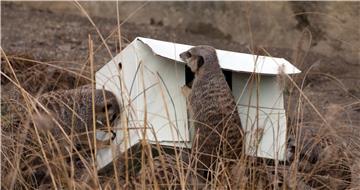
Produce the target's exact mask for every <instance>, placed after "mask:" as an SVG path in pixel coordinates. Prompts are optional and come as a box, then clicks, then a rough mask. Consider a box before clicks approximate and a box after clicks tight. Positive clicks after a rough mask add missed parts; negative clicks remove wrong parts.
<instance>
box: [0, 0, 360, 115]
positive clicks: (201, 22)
mask: <svg viewBox="0 0 360 190" xmlns="http://www.w3.org/2000/svg"><path fill="white" fill-rule="evenodd" d="M1 18H2V27H1V32H2V33H1V34H2V35H1V37H2V44H1V45H2V48H3V49H4V51H5V52H7V53H8V54H16V55H20V54H27V55H31V56H32V57H33V58H34V59H36V60H47V61H49V60H51V61H57V64H64V65H67V66H69V64H68V63H69V62H71V63H82V62H86V60H87V55H88V38H89V35H90V36H91V38H92V39H93V40H94V44H95V55H94V57H95V65H96V68H100V67H101V66H102V65H104V64H105V63H107V62H108V61H109V60H110V59H111V57H112V56H115V55H116V53H118V52H119V51H120V48H119V35H118V31H120V33H121V46H122V47H121V48H124V47H126V45H127V44H128V43H129V42H131V41H132V40H133V39H134V38H135V37H137V36H143V37H149V38H154V39H160V40H166V41H174V42H178V43H185V44H192V45H198V44H207V45H212V46H214V47H216V48H218V49H225V50H232V51H237V52H247V53H249V52H250V53H257V54H270V55H272V56H275V57H284V58H286V59H287V60H289V61H290V62H291V63H292V64H294V65H295V66H297V67H298V68H299V69H301V70H302V71H303V73H302V74H300V75H297V76H295V80H296V81H297V82H298V83H299V84H300V83H301V82H302V83H303V90H304V92H305V93H306V95H308V96H309V97H310V99H311V100H312V101H313V102H315V104H316V105H317V106H318V108H319V110H320V111H321V112H322V113H323V112H325V111H326V108H327V106H329V105H330V104H336V105H338V104H339V105H341V106H345V105H348V104H350V103H351V102H354V100H358V99H354V97H357V98H358V97H360V80H359V79H360V76H359V73H360V69H359V68H360V62H359V60H360V54H359V52H360V51H359V50H360V2H79V3H76V2H1ZM92 23H93V24H92ZM119 23H120V30H118V29H117V26H118V24H119ZM95 26H96V27H95ZM96 28H97V29H98V31H99V32H100V34H101V37H100V35H99V33H98V31H97V29H96ZM101 38H103V39H105V40H106V43H107V45H108V47H109V50H110V52H111V54H112V55H111V56H110V54H109V52H108V51H107V49H106V48H105V47H104V46H103V45H102V44H103V43H102V40H101ZM262 48H264V49H265V50H266V51H259V49H260V50H261V49H262ZM71 66H74V64H72V65H71ZM309 69H310V70H309ZM308 70H309V71H308ZM356 105H357V104H356ZM356 110H358V111H356ZM359 111H360V108H355V110H352V111H351V112H350V113H349V115H350V116H354V117H355V118H357V117H356V115H357V114H358V112H359ZM305 114H308V117H313V114H312V113H311V112H307V113H305ZM305 117H306V116H305ZM351 118H352V117H351Z"/></svg>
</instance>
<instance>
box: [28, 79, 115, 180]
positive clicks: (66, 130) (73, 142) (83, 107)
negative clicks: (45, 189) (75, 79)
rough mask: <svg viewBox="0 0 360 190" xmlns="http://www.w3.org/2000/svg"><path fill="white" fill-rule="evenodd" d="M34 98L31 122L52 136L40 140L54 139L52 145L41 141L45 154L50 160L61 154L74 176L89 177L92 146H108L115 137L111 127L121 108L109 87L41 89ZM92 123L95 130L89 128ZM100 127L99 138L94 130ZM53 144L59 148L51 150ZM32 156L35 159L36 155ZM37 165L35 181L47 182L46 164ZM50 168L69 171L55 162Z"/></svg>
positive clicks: (77, 177)
mask: <svg viewBox="0 0 360 190" xmlns="http://www.w3.org/2000/svg"><path fill="white" fill-rule="evenodd" d="M37 100H38V103H39V104H41V105H39V106H37V107H38V110H39V111H38V112H37V113H35V114H34V115H33V116H32V121H31V124H32V125H33V126H34V127H35V128H37V129H38V131H39V132H40V133H41V134H50V135H51V136H52V138H50V139H51V140H50V141H46V140H45V141H43V142H54V143H53V144H54V145H51V144H48V143H46V144H44V145H43V147H46V148H47V149H46V154H49V155H48V156H49V157H50V158H51V160H53V159H55V160H56V159H58V158H57V157H64V158H62V159H63V160H64V161H65V163H67V164H68V166H66V167H68V170H69V171H71V170H73V173H74V179H75V180H77V181H84V180H89V179H90V180H91V179H92V178H91V177H89V176H92V172H91V171H89V168H91V166H92V163H93V161H94V159H93V158H95V157H96V156H95V154H94V151H95V148H96V149H100V148H103V147H105V146H109V145H110V144H111V142H110V141H112V140H113V139H114V138H115V134H116V133H115V132H114V129H113V127H114V126H115V125H116V123H117V121H118V120H119V116H120V110H121V108H120V105H119V103H118V101H117V99H116V96H115V95H114V94H113V93H112V92H110V91H107V90H104V91H103V90H96V89H95V90H94V89H92V87H91V86H90V85H85V86H82V87H79V88H76V89H71V90H59V91H53V92H49V93H45V94H43V95H41V96H40V97H38V98H37ZM93 100H94V101H93ZM93 112H95V113H94V114H95V122H94V118H93ZM94 124H95V129H96V131H94V130H93V129H94ZM102 131H103V133H104V134H107V136H105V137H102V138H100V139H99V137H98V135H97V133H99V132H102ZM94 133H96V134H95V139H94ZM54 140H55V141H54ZM95 141H96V143H95ZM94 144H96V147H94V146H95V145H94ZM54 147H59V149H60V150H59V149H56V150H54ZM54 153H56V154H54ZM56 155H57V156H56ZM33 160H34V161H35V162H38V163H39V161H37V160H38V159H36V158H35V159H33ZM40 163H41V162H40ZM60 163H61V162H60ZM30 165H31V164H30ZM37 168H38V169H37V170H36V171H35V176H36V175H37V176H40V177H39V179H37V180H39V182H38V183H39V184H41V185H42V186H44V185H45V186H46V185H48V184H51V181H50V178H49V173H48V172H49V171H48V168H47V167H46V166H45V165H43V166H41V167H37ZM51 168H55V169H54V170H55V171H57V169H58V168H60V171H58V173H59V172H63V173H66V172H69V171H64V169H61V167H58V166H56V164H55V165H54V166H53V167H51ZM30 169H31V168H30Z"/></svg>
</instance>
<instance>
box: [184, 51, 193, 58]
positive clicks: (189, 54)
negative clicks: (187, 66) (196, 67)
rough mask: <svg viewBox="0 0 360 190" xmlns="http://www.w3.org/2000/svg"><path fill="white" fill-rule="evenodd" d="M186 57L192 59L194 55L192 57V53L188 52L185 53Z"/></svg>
mask: <svg viewBox="0 0 360 190" xmlns="http://www.w3.org/2000/svg"><path fill="white" fill-rule="evenodd" d="M184 55H185V57H186V58H190V57H191V56H192V55H191V53H190V52H188V51H187V52H185V54H184Z"/></svg>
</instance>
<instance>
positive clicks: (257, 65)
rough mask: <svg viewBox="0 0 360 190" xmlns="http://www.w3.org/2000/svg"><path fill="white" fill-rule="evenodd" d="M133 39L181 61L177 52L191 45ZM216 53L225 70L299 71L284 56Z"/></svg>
mask: <svg viewBox="0 0 360 190" xmlns="http://www.w3.org/2000/svg"><path fill="white" fill-rule="evenodd" d="M135 40H139V41H141V42H143V43H144V44H146V45H148V46H149V47H150V48H151V49H152V51H153V52H154V53H155V54H156V55H159V56H162V57H165V58H168V59H172V60H175V61H178V62H182V63H183V61H182V60H181V59H180V57H179V54H180V53H182V52H184V51H186V50H188V49H190V48H192V47H193V46H190V45H185V44H178V43H173V42H165V41H160V40H154V39H149V38H142V37H137V38H136V39H135ZM216 53H217V55H218V59H219V63H220V66H221V68H223V69H226V70H231V71H235V72H249V73H251V72H255V73H260V74H270V75H276V74H278V73H279V71H280V70H282V71H283V72H284V73H286V74H296V73H300V72H301V71H300V70H299V69H297V68H296V67H295V66H293V65H292V64H291V63H290V62H288V61H287V60H286V59H284V58H276V57H268V56H257V55H252V54H246V53H238V52H232V51H225V50H218V49H217V50H216Z"/></svg>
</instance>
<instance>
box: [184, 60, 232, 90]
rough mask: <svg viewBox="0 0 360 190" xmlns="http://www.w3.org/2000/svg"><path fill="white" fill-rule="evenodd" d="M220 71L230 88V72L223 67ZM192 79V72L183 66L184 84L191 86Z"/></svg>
mask: <svg viewBox="0 0 360 190" xmlns="http://www.w3.org/2000/svg"><path fill="white" fill-rule="evenodd" d="M222 72H223V74H224V76H225V80H226V82H227V84H228V85H229V87H230V90H232V72H231V71H226V70H223V69H222ZM193 80H194V73H193V72H192V71H191V69H190V67H188V66H185V84H186V86H188V87H189V88H191V86H192V82H193Z"/></svg>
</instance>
